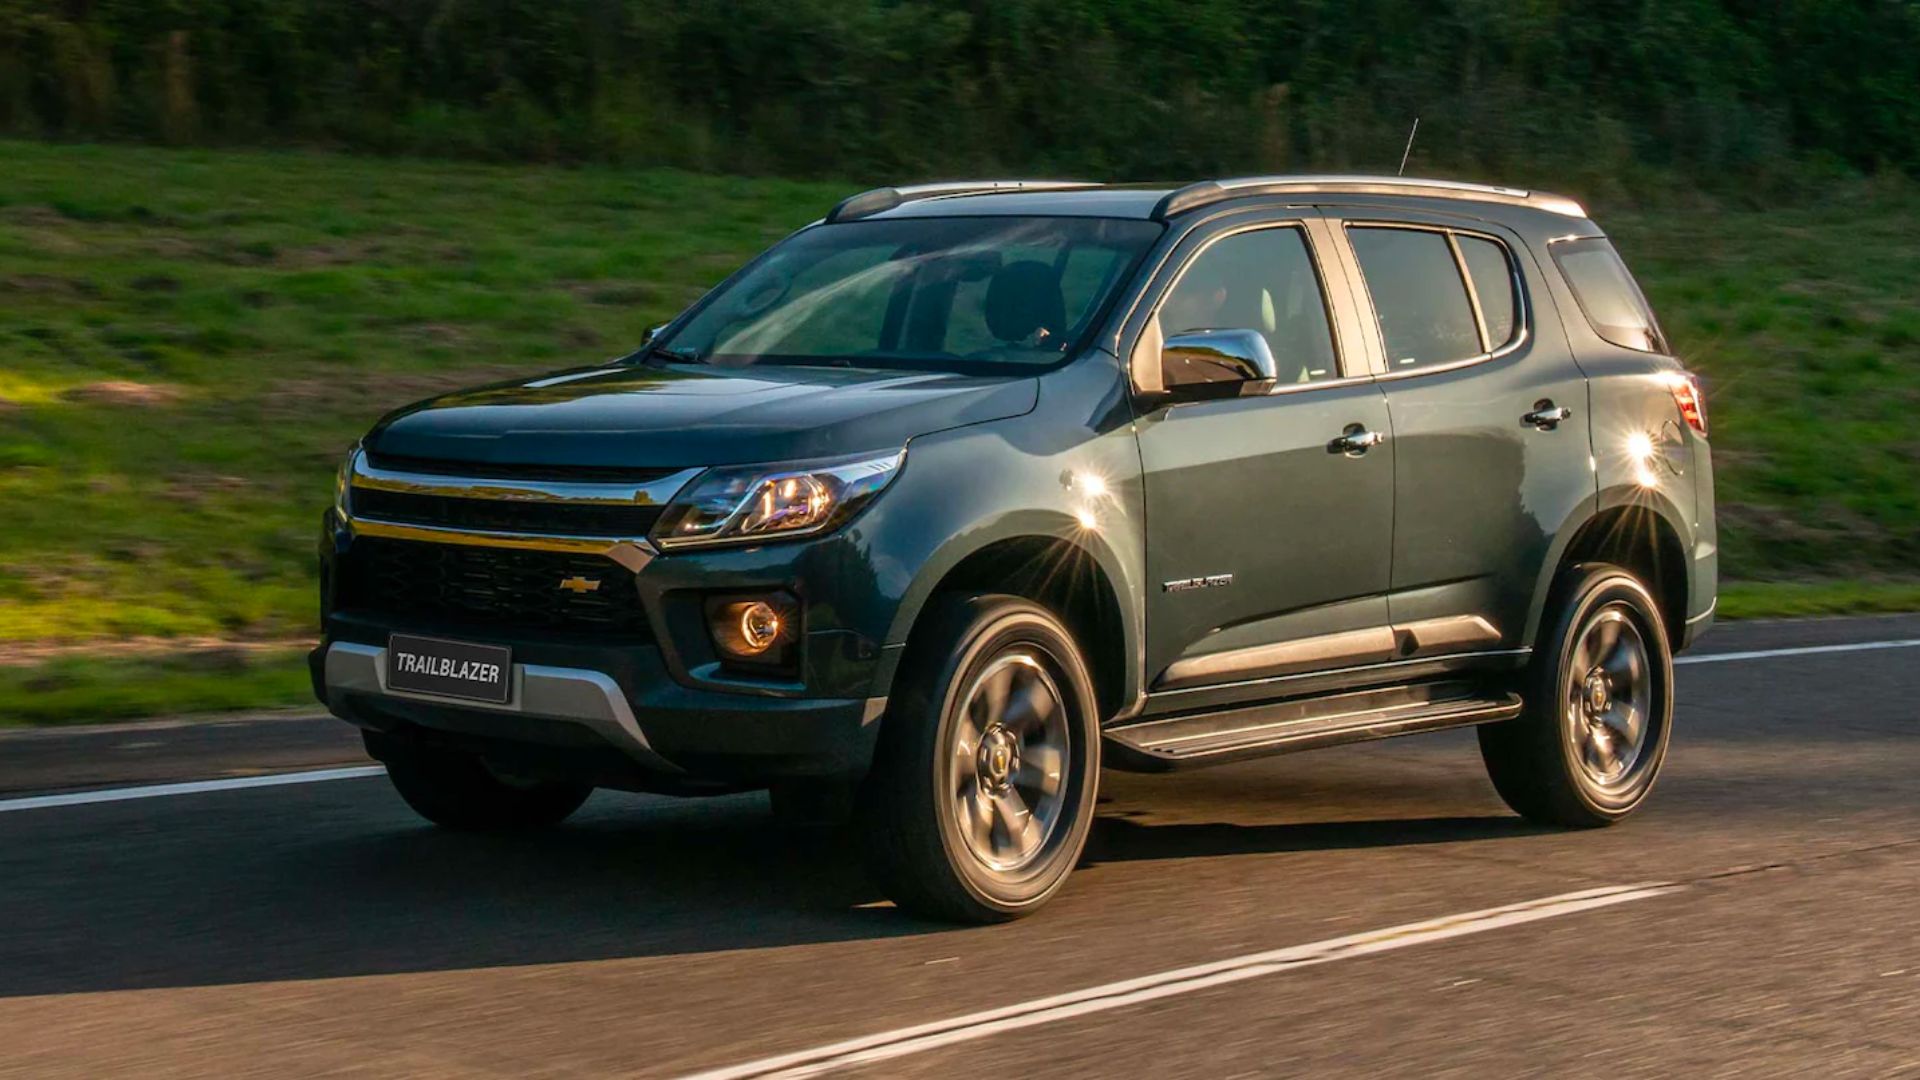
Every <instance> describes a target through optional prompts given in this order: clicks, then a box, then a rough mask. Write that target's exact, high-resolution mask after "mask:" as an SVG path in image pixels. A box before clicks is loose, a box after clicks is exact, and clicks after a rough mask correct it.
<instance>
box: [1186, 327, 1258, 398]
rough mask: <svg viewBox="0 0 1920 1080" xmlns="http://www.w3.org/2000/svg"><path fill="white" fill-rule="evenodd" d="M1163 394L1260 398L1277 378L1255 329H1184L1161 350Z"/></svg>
mask: <svg viewBox="0 0 1920 1080" xmlns="http://www.w3.org/2000/svg"><path fill="white" fill-rule="evenodd" d="M1160 370H1161V373H1162V375H1161V377H1162V378H1163V379H1164V380H1165V383H1164V384H1163V385H1164V386H1165V387H1166V390H1167V391H1168V392H1170V393H1173V394H1179V395H1182V396H1191V397H1233V396H1236V395H1243V394H1264V393H1266V392H1267V391H1269V390H1271V389H1273V384H1274V382H1275V381H1276V380H1277V379H1278V378H1279V377H1280V375H1279V370H1280V369H1279V365H1277V364H1275V363H1274V360H1273V350H1272V349H1270V348H1268V347H1267V339H1266V337H1265V336H1263V335H1262V334H1261V333H1260V332H1259V331H1257V330H1188V331H1185V332H1183V333H1179V334H1175V335H1173V336H1172V337H1170V338H1168V339H1166V342H1165V343H1164V344H1162V345H1161V346H1160Z"/></svg>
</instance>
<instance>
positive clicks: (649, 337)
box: [640, 323, 667, 349]
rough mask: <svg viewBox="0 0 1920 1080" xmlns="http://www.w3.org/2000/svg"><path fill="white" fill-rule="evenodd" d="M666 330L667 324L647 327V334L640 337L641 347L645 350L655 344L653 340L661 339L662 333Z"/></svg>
mask: <svg viewBox="0 0 1920 1080" xmlns="http://www.w3.org/2000/svg"><path fill="white" fill-rule="evenodd" d="M666 328H667V324H666V323H661V324H660V325H659V326H649V327H647V332H646V333H644V334H641V335H640V347H641V348H643V349H644V348H646V347H647V346H649V345H651V344H653V339H654V338H657V337H659V336H660V331H662V330H665V329H666Z"/></svg>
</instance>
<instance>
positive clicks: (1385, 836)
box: [1080, 814, 1553, 866]
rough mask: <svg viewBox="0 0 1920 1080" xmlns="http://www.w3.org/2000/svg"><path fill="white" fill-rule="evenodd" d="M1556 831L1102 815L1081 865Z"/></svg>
mask: <svg viewBox="0 0 1920 1080" xmlns="http://www.w3.org/2000/svg"><path fill="white" fill-rule="evenodd" d="M1551 831H1553V830H1550V829H1546V828H1542V827H1541V826H1537V825H1532V824H1529V823H1528V822H1527V821H1526V820H1524V819H1522V818H1519V817H1515V816H1513V815H1510V814H1509V815H1497V816H1486V817H1429V818H1392V819H1382V820H1365V821H1325V822H1321V821H1314V822H1297V823H1288V824H1276V825H1239V824H1235V823H1233V822H1227V821H1209V822H1198V823H1186V824H1143V823H1141V822H1138V821H1134V820H1131V819H1129V818H1127V817H1123V816H1108V817H1102V818H1101V819H1100V820H1099V822H1098V824H1097V825H1096V826H1095V828H1094V832H1093V835H1092V837H1090V838H1089V840H1088V843H1087V853H1086V855H1085V856H1083V857H1082V858H1081V863H1080V864H1081V865H1082V866H1097V865H1100V864H1102V863H1116V862H1134V861H1139V860H1146V859H1191V858H1205V857H1221V856H1230V855H1268V854H1276V853H1280V852H1288V851H1328V850H1341V849H1361V848H1381V847H1410V846H1413V845H1417V844H1451V843H1461V842H1468V841H1480V840H1503V839H1517V838H1519V837H1524V836H1536V835H1539V834H1541V833H1545V832H1551Z"/></svg>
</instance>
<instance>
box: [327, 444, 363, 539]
mask: <svg viewBox="0 0 1920 1080" xmlns="http://www.w3.org/2000/svg"><path fill="white" fill-rule="evenodd" d="M359 456H360V444H359V443H354V444H353V449H351V450H348V451H347V456H346V457H345V458H343V459H342V460H341V462H340V469H339V471H338V472H336V473H334V474H333V512H334V514H336V515H338V517H339V518H340V520H341V521H346V520H347V510H348V508H349V507H348V501H349V500H348V498H347V495H348V493H349V492H350V491H351V490H352V488H353V461H354V459H355V458H357V457H359Z"/></svg>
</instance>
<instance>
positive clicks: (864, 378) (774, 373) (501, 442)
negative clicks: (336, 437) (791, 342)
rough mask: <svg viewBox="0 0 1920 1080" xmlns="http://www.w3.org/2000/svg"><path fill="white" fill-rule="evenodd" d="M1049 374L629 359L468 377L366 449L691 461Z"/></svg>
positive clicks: (879, 440)
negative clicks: (536, 373)
mask: <svg viewBox="0 0 1920 1080" xmlns="http://www.w3.org/2000/svg"><path fill="white" fill-rule="evenodd" d="M1038 394H1039V383H1038V381H1037V380H1035V379H1033V378H1030V377H1000V378H983V377H977V376H962V375H951V374H943V373H938V372H923V371H875V370H861V369H845V368H802V367H780V366H774V365H761V366H755V367H751V368H731V369H729V368H715V367H706V366H703V365H667V366H650V365H640V364H620V365H614V366H610V367H600V368H583V369H579V370H574V371H567V372H561V373H559V374H557V375H549V376H545V377H543V378H538V379H532V380H528V381H524V382H512V383H500V384H496V385H493V386H486V387H481V388H479V389H474V390H463V391H459V392H456V393H452V394H447V395H445V396H442V397H437V398H432V399H430V400H427V401H423V402H420V403H418V404H416V405H410V406H408V407H406V408H404V409H400V410H398V411H396V412H394V413H391V414H389V415H388V416H387V417H385V418H384V419H382V420H381V421H380V423H379V424H378V425H376V426H375V428H374V430H373V431H372V432H371V433H370V434H369V435H368V436H367V439H366V445H367V447H368V448H369V449H371V450H374V451H376V452H379V453H383V454H392V455H395V456H405V457H422V458H439V459H443V460H450V461H463V462H473V463H475V464H487V463H497V464H513V465H600V466H608V465H611V466H635V467H642V466H644V467H659V468H676V469H678V468H687V467H690V466H695V465H745V464H753V463H759V462H777V461H798V460H804V459H808V458H823V457H837V456H840V455H845V454H859V453H865V452H868V451H877V452H884V451H888V450H898V449H900V447H902V446H903V445H905V444H906V441H907V440H908V439H911V438H913V437H914V436H916V435H926V434H930V433H932V432H935V431H942V430H945V429H947V428H953V427H961V426H963V425H966V424H978V423H983V422H985V421H988V420H999V419H1002V418H1005V417H1009V416H1018V415H1020V414H1022V413H1025V412H1028V411H1031V410H1032V409H1033V406H1034V403H1035V402H1036V401H1037V400H1038Z"/></svg>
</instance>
